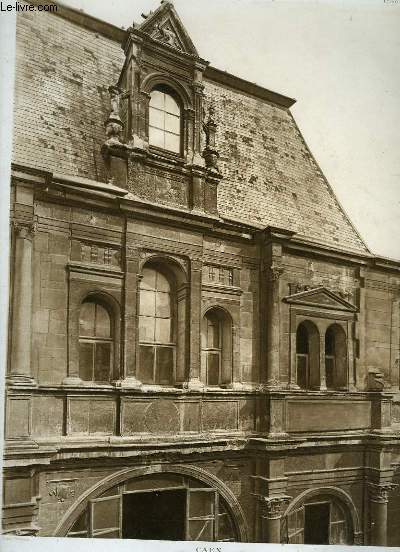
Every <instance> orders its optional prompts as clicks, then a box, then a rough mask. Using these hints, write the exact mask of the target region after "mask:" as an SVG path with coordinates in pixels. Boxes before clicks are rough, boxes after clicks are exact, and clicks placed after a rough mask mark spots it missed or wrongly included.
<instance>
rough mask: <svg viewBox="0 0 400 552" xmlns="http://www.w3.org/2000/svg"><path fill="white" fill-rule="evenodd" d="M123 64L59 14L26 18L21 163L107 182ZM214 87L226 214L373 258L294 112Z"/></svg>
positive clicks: (95, 36) (208, 90)
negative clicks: (113, 106)
mask: <svg viewBox="0 0 400 552" xmlns="http://www.w3.org/2000/svg"><path fill="white" fill-rule="evenodd" d="M123 61H124V54H123V51H122V49H121V46H120V44H119V43H118V42H117V41H115V40H113V39H112V38H110V37H107V36H105V35H104V33H98V32H96V31H95V30H90V29H89V28H87V26H83V25H81V24H78V23H75V22H72V21H70V20H68V19H64V18H61V17H58V16H55V15H53V14H46V13H43V12H40V13H37V12H28V13H25V12H24V13H23V14H20V15H19V16H18V25H17V71H16V100H15V116H14V127H15V129H14V162H15V163H17V164H20V165H28V166H32V167H37V168H38V169H43V170H49V171H54V172H58V173H64V174H70V175H78V176H83V177H87V178H91V179H94V180H100V181H102V180H104V179H105V175H104V164H103V160H102V158H101V155H100V148H101V145H102V143H103V142H104V121H105V119H106V117H107V115H108V113H109V95H108V91H107V89H108V87H109V86H110V85H111V84H114V83H115V82H116V81H117V79H118V76H119V73H120V70H121V67H122V64H123ZM214 73H215V72H214ZM210 74H213V73H212V72H211V73H210ZM241 82H242V84H243V81H241ZM205 84H206V87H205V94H206V98H207V101H210V100H211V99H213V101H214V103H215V105H216V115H217V118H218V134H217V144H218V147H219V150H220V153H221V160H220V166H221V169H222V172H223V176H224V177H223V179H222V182H221V184H220V188H219V192H218V200H219V209H220V213H221V215H222V216H224V217H226V218H231V219H236V220H240V221H243V222H245V223H247V224H250V225H254V226H259V227H263V226H267V225H273V226H279V227H284V228H287V229H291V230H294V231H295V232H297V233H298V234H299V235H300V237H303V238H305V239H307V240H310V241H313V242H317V243H321V244H325V245H328V246H332V247H335V248H341V249H347V250H352V251H359V252H365V251H366V247H365V245H364V244H363V242H362V240H361V238H360V237H359V236H358V234H357V232H356V231H355V230H354V228H353V226H352V225H351V223H350V222H349V220H348V219H347V217H346V215H345V214H344V212H343V210H342V209H341V207H340V206H339V204H338V202H337V200H336V198H335V196H334V194H333V192H332V190H331V188H330V186H329V184H328V183H327V181H326V179H325V178H324V176H323V175H322V173H321V171H320V170H319V168H318V166H317V164H316V162H315V161H314V159H313V157H312V155H311V154H310V152H309V150H308V148H307V146H306V144H305V143H304V140H303V138H302V136H301V134H300V132H299V130H298V128H297V126H296V124H295V122H294V120H293V117H292V115H291V113H290V112H289V111H288V110H287V109H285V108H283V107H282V106H278V105H274V104H272V103H269V102H268V101H266V100H265V99H261V98H259V97H256V96H255V95H253V94H246V93H244V92H243V91H238V90H235V89H234V88H231V87H229V86H225V85H223V84H221V83H220V82H219V83H218V82H216V81H215V80H210V79H208V80H207V81H206V83H205ZM253 88H254V87H253ZM249 90H250V91H251V85H249ZM260 90H261V89H260ZM271 98H273V95H272V93H271ZM276 98H277V99H279V96H278V95H276ZM272 101H273V100H272ZM289 104H290V102H289Z"/></svg>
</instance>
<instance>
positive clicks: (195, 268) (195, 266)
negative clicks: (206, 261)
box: [190, 259, 203, 272]
mask: <svg viewBox="0 0 400 552" xmlns="http://www.w3.org/2000/svg"><path fill="white" fill-rule="evenodd" d="M190 269H191V270H192V272H201V270H202V269H203V263H202V261H199V260H197V259H193V260H192V261H191V262H190Z"/></svg>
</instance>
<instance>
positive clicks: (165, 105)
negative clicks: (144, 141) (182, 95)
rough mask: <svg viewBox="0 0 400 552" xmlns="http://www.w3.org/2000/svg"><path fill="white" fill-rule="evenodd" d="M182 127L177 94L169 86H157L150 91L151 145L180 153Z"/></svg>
mask: <svg viewBox="0 0 400 552" xmlns="http://www.w3.org/2000/svg"><path fill="white" fill-rule="evenodd" d="M181 128H182V124H181V108H180V106H179V103H178V101H177V100H176V95H175V94H174V93H173V92H172V91H171V90H170V89H169V88H168V87H165V86H157V87H156V88H154V89H153V90H152V91H151V92H150V104H149V144H150V146H155V147H157V148H162V149H165V150H168V151H171V152H173V153H180V152H181Z"/></svg>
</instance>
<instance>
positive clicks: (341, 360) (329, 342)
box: [325, 324, 347, 389]
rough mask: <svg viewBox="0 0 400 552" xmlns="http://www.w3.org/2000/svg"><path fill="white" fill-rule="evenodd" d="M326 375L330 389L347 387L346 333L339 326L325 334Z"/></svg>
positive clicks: (333, 325) (330, 328)
mask: <svg viewBox="0 0 400 552" xmlns="http://www.w3.org/2000/svg"><path fill="white" fill-rule="evenodd" d="M325 373H326V386H327V388H328V389H345V388H346V387H347V343H346V333H345V331H344V330H343V328H342V327H341V326H339V325H338V324H332V326H329V328H328V329H327V330H326V334H325Z"/></svg>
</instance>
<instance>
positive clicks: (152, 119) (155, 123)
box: [149, 107, 165, 130]
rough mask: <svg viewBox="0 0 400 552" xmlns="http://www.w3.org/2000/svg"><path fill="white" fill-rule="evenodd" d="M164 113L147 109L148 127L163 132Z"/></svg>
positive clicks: (151, 108)
mask: <svg viewBox="0 0 400 552" xmlns="http://www.w3.org/2000/svg"><path fill="white" fill-rule="evenodd" d="M164 121H165V113H164V111H160V110H159V109H154V108H153V107H150V109H149V125H150V126H151V127H156V128H160V129H162V130H164Z"/></svg>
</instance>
